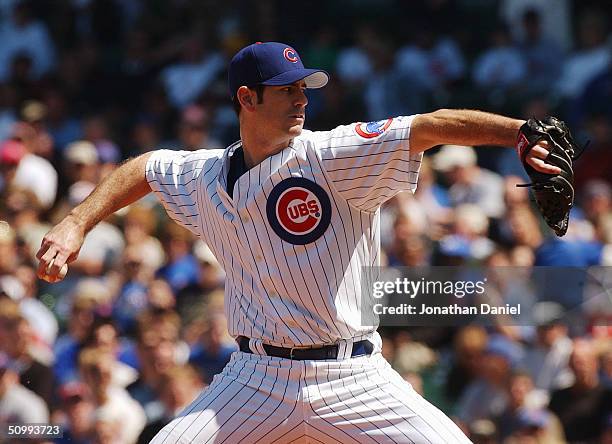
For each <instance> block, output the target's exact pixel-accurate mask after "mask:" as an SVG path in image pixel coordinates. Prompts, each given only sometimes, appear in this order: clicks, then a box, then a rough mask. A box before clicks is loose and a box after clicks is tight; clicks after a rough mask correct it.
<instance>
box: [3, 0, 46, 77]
mask: <svg viewBox="0 0 612 444" xmlns="http://www.w3.org/2000/svg"><path fill="white" fill-rule="evenodd" d="M0 41H2V45H1V46H0V48H1V49H0V80H6V78H7V74H8V73H7V71H6V69H7V67H9V66H10V65H11V62H12V59H13V58H14V57H15V56H16V55H18V54H26V55H27V56H28V57H30V58H31V59H32V68H33V69H32V75H33V76H34V78H37V79H38V78H40V77H41V76H42V75H44V74H45V73H47V72H48V71H49V70H50V69H51V68H52V67H53V65H54V63H55V49H54V45H53V40H52V39H51V37H50V35H49V32H48V30H47V27H46V25H45V24H44V23H42V22H40V21H38V20H33V19H32V14H31V5H30V4H29V2H26V1H20V2H18V3H16V5H15V7H14V10H13V16H12V17H11V19H9V20H6V21H3V22H2V26H1V28H0Z"/></svg>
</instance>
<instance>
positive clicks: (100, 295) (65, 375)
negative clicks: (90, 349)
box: [53, 279, 110, 385]
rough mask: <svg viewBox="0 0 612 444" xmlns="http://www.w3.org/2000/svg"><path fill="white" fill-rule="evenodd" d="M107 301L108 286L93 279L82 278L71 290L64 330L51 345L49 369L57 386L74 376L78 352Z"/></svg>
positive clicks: (76, 371)
mask: <svg viewBox="0 0 612 444" xmlns="http://www.w3.org/2000/svg"><path fill="white" fill-rule="evenodd" d="M109 303H110V291H109V290H108V288H107V287H106V286H105V285H104V284H102V283H100V282H99V281H97V280H94V279H82V280H81V281H80V282H79V283H78V284H77V286H76V288H75V290H74V295H73V296H72V300H71V301H64V304H65V305H68V307H69V310H70V311H69V313H66V315H67V321H68V331H67V332H66V333H64V334H63V335H62V336H60V337H59V338H58V340H57V342H56V344H55V349H54V354H55V357H56V359H55V364H54V367H53V372H54V374H55V377H56V378H57V381H58V383H59V385H61V384H64V383H67V382H69V381H73V380H75V379H78V355H79V351H80V349H81V347H82V346H83V345H84V344H85V341H86V340H87V338H88V336H89V334H90V331H91V329H92V326H93V324H94V320H95V318H96V314H97V312H99V311H100V310H101V309H102V308H103V307H105V306H106V305H107V304H109Z"/></svg>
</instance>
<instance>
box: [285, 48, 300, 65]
mask: <svg viewBox="0 0 612 444" xmlns="http://www.w3.org/2000/svg"><path fill="white" fill-rule="evenodd" d="M283 56H284V57H285V58H286V59H287V60H289V61H290V62H291V63H297V61H298V58H297V54H296V52H295V49H293V48H285V50H284V51H283Z"/></svg>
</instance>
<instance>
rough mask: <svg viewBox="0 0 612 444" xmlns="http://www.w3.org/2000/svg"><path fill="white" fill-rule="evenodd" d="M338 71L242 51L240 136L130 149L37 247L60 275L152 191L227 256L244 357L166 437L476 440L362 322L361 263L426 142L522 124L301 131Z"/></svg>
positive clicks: (238, 356) (503, 132)
mask: <svg viewBox="0 0 612 444" xmlns="http://www.w3.org/2000/svg"><path fill="white" fill-rule="evenodd" d="M327 81H328V75H327V73H325V72H324V71H321V70H315V69H306V68H304V66H303V65H302V62H301V59H300V57H299V55H298V53H297V52H296V50H295V49H293V48H292V47H290V46H289V45H285V44H282V43H274V42H270V43H260V44H253V45H250V46H248V47H246V48H244V49H242V50H241V51H240V52H238V53H237V54H236V56H235V57H234V58H233V59H232V61H231V63H230V66H229V88H230V95H231V98H232V100H233V102H234V106H235V108H236V111H237V113H238V118H239V121H240V137H241V139H240V140H239V141H238V142H236V143H234V144H232V145H231V146H229V147H228V148H226V149H225V150H200V151H195V152H186V151H184V152H177V151H169V150H160V151H155V152H151V153H147V154H144V155H142V156H140V157H138V158H135V159H132V160H131V161H129V162H127V163H125V164H123V165H122V166H121V167H120V168H118V169H117V170H116V171H115V172H113V173H112V174H111V175H110V176H108V177H107V178H106V179H105V180H104V181H103V182H102V183H101V184H100V185H99V186H98V188H97V189H96V190H95V191H94V192H93V193H92V194H91V196H90V197H89V198H88V199H86V200H85V201H84V202H83V203H82V204H81V205H79V206H78V207H76V208H75V209H74V210H73V211H72V212H71V213H70V215H68V216H67V217H66V219H64V220H63V221H62V222H60V223H59V224H58V225H57V226H56V227H54V228H53V229H52V230H51V231H50V232H49V233H48V234H47V235H46V237H45V238H44V240H43V242H42V246H41V249H40V251H39V253H38V258H39V259H40V267H39V270H38V274H39V277H41V278H44V279H47V280H49V281H55V280H56V279H58V278H59V276H58V272H59V271H60V269H61V267H62V266H63V265H64V264H65V263H67V262H70V261H71V260H74V258H75V257H76V256H77V254H78V251H79V249H80V247H81V244H82V243H83V239H84V237H85V235H86V233H87V232H88V231H89V230H90V229H91V228H92V227H93V226H94V225H95V224H96V223H97V222H99V221H100V220H102V219H103V218H105V217H106V216H108V215H109V214H110V213H111V212H113V211H115V210H117V209H118V208H119V207H121V206H124V205H127V204H129V203H130V202H132V201H134V200H136V199H138V198H140V197H141V196H143V195H144V194H146V193H147V192H149V191H150V190H152V191H153V192H154V193H155V195H156V196H157V197H158V198H159V199H160V200H161V202H162V203H163V205H164V207H165V208H166V211H167V212H168V215H169V216H170V217H171V218H172V219H174V220H175V221H176V222H177V223H179V224H181V225H183V226H185V227H187V228H188V229H190V230H191V231H192V232H194V233H195V234H196V235H198V236H199V237H200V238H202V239H203V240H204V241H205V242H206V243H207V244H208V245H209V246H210V248H211V250H212V251H213V252H214V254H215V256H216V257H217V259H218V260H219V262H220V263H221V264H222V265H223V266H224V268H225V270H226V273H227V280H226V287H225V313H226V316H227V318H228V325H229V330H230V334H231V335H232V336H233V337H235V338H236V341H237V342H238V345H239V347H240V351H239V352H236V353H234V354H233V355H232V359H231V361H230V363H229V364H228V365H227V366H226V367H225V369H224V370H223V372H222V373H221V374H219V375H216V376H215V378H214V380H213V382H212V384H211V385H210V386H209V387H208V388H207V389H206V390H204V391H203V392H202V393H201V394H200V396H199V397H198V398H197V399H196V400H195V401H193V403H192V404H191V405H189V406H188V407H187V408H186V409H185V410H184V411H183V412H181V413H179V415H178V416H177V417H176V418H175V419H174V420H173V421H172V422H170V423H169V424H168V425H167V426H166V427H165V428H164V429H163V430H162V431H161V432H160V433H159V434H158V435H157V436H156V437H155V438H154V439H153V441H152V442H153V443H155V444H162V443H166V444H167V443H198V444H202V443H212V442H215V443H222V442H225V443H236V442H247V443H256V442H262V443H264V442H265V443H268V442H276V443H285V442H325V443H328V442H331V443H345V444H346V443H382V442H391V443H393V442H394V443H445V444H448V443H465V442H469V441H468V439H467V438H466V437H465V435H464V434H463V433H462V432H461V431H460V430H459V428H458V427H457V426H456V425H455V424H454V423H453V422H452V421H451V420H450V419H449V418H447V417H446V416H445V415H444V414H443V413H441V412H440V411H439V410H437V409H436V408H435V407H434V406H432V405H431V404H430V403H428V402H427V401H426V400H424V399H423V398H422V397H421V396H419V395H418V394H417V393H416V392H415V391H414V390H413V389H412V387H411V386H410V384H408V383H407V382H406V381H404V380H403V379H402V378H401V377H400V376H399V375H398V374H397V373H396V372H395V371H394V370H393V369H391V367H390V366H389V364H388V363H387V362H386V361H385V360H384V359H383V358H382V356H381V353H380V352H381V339H380V336H379V335H378V334H377V333H376V327H372V326H363V325H361V324H360V322H359V320H360V313H359V310H360V305H361V301H360V300H361V294H360V288H361V279H362V277H361V275H360V270H361V267H362V266H364V265H376V264H378V260H379V257H380V254H379V253H380V239H379V218H380V212H379V209H380V206H381V205H382V204H383V203H384V202H385V201H386V200H388V199H390V198H391V197H392V196H394V195H395V194H396V193H398V192H400V191H405V190H411V191H414V190H415V189H416V186H417V179H418V172H419V165H420V162H421V156H422V153H423V151H425V150H426V149H428V148H431V147H433V146H436V145H440V144H457V145H484V144H486V145H501V146H512V145H514V144H515V142H516V140H517V136H518V134H519V129H520V128H521V126H522V125H523V124H524V123H525V122H524V121H522V120H516V119H511V118H507V117H502V116H498V115H493V114H488V113H483V112H479V111H468V110H439V111H435V112H433V113H429V114H421V115H417V116H406V117H394V118H389V119H386V120H383V121H379V122H370V123H353V124H350V125H346V126H340V127H338V128H335V129H333V130H331V131H323V132H311V131H307V130H304V129H303V125H304V116H305V109H306V106H307V104H308V99H307V96H306V94H305V92H306V89H307V88H321V87H323V86H324V85H325V84H326V83H327ZM530 137H531V136H530ZM521 140H522V139H521ZM529 144H530V145H533V146H532V147H531V148H530V149H529V150H525V149H523V148H522V151H521V152H522V153H523V157H524V160H525V162H526V164H527V165H529V167H530V168H532V169H533V171H537V172H538V173H540V174H542V178H548V177H556V176H557V175H558V174H559V172H560V169H559V168H558V167H556V166H553V165H550V164H548V163H546V162H544V160H543V159H545V158H546V156H547V155H548V149H547V146H549V145H548V144H547V143H546V142H544V141H543V139H541V138H536V137H531V138H530V139H529Z"/></svg>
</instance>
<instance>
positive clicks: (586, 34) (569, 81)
mask: <svg viewBox="0 0 612 444" xmlns="http://www.w3.org/2000/svg"><path fill="white" fill-rule="evenodd" d="M606 28H607V24H606V19H605V14H603V13H601V12H600V11H596V10H587V11H585V12H584V13H582V15H581V17H580V18H579V22H578V45H577V48H576V49H575V50H574V51H573V52H572V53H571V54H570V55H569V57H568V58H567V60H566V61H565V63H564V64H563V70H562V72H561V78H559V80H558V82H557V87H556V88H557V92H558V94H559V95H560V96H561V97H563V98H565V99H576V98H578V97H579V96H580V95H581V94H582V93H583V92H584V89H585V87H586V85H587V84H588V82H589V81H590V80H592V79H593V78H595V76H597V75H598V74H600V73H602V72H603V71H604V70H605V69H606V68H607V67H608V64H609V63H610V49H609V47H608V45H607V44H606V34H607V29H606Z"/></svg>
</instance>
